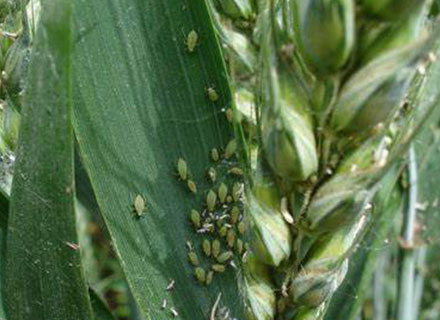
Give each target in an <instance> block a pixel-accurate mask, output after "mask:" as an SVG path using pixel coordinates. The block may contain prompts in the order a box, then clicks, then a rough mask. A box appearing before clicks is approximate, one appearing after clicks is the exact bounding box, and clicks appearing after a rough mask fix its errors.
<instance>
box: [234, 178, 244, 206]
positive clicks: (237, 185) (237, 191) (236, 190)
mask: <svg viewBox="0 0 440 320" xmlns="http://www.w3.org/2000/svg"><path fill="white" fill-rule="evenodd" d="M241 191H242V184H241V183H238V182H236V183H234V185H233V186H232V198H233V199H234V201H235V202H238V201H239V200H240V196H241Z"/></svg>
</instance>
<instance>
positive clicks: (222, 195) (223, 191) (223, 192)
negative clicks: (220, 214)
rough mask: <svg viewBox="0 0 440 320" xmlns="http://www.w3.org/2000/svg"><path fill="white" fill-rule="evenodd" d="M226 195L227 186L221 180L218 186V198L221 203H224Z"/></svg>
mask: <svg viewBox="0 0 440 320" xmlns="http://www.w3.org/2000/svg"><path fill="white" fill-rule="evenodd" d="M227 195H228V187H227V186H226V185H225V184H224V183H223V182H222V183H221V184H220V186H219V187H218V198H219V200H220V202H221V203H224V202H225V200H226V196H227Z"/></svg>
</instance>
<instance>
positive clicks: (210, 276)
mask: <svg viewBox="0 0 440 320" xmlns="http://www.w3.org/2000/svg"><path fill="white" fill-rule="evenodd" d="M213 278H214V272H213V271H211V270H209V271H208V273H207V274H206V285H207V286H209V285H210V284H211V282H212V279H213Z"/></svg>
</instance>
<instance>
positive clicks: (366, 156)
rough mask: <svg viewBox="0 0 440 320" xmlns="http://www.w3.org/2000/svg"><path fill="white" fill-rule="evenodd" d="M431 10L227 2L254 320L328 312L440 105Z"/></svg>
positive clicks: (415, 5) (223, 16)
mask: <svg viewBox="0 0 440 320" xmlns="http://www.w3.org/2000/svg"><path fill="white" fill-rule="evenodd" d="M431 5H432V4H431V2H430V1H374V0H372V1H367V0H365V1H352V0H335V1H325V0H291V1H288V0H284V1H283V0H278V1H277V0H269V1H255V2H252V1H246V0H230V1H213V5H212V7H211V10H212V16H213V17H214V19H215V21H216V25H217V29H218V30H217V31H218V33H219V35H220V39H221V40H222V41H223V43H224V48H225V50H224V54H225V56H226V59H227V61H228V67H229V73H230V76H231V78H232V81H233V86H234V89H235V97H236V100H235V111H236V117H237V118H238V119H239V120H238V121H239V122H240V123H241V126H240V125H238V126H237V127H238V129H237V132H238V134H239V135H241V137H242V143H243V148H244V154H243V159H244V162H245V163H246V164H247V168H248V171H247V173H248V175H247V178H248V184H247V192H246V204H247V211H246V217H247V220H248V223H249V224H250V230H251V231H250V232H251V234H250V238H251V248H252V249H251V253H250V257H248V258H247V259H246V260H245V261H244V269H245V280H244V283H245V284H244V286H245V287H246V290H247V301H248V304H247V308H248V315H249V319H258V320H263V319H264V320H269V319H275V318H277V319H278V318H279V319H323V318H324V315H325V313H326V309H327V307H328V305H329V302H330V300H331V297H332V295H333V294H334V293H335V291H336V290H337V289H338V287H339V286H340V285H341V283H342V282H343V280H344V277H345V275H346V273H347V268H348V261H349V259H350V256H351V254H352V252H353V250H354V249H355V248H356V245H357V244H358V243H359V242H360V241H361V239H362V236H363V235H364V230H365V229H366V226H367V225H368V224H369V221H371V220H372V219H375V217H376V216H377V215H378V214H380V213H377V212H373V211H374V208H375V206H377V205H378V204H377V203H375V201H376V198H375V195H376V194H377V193H378V192H381V189H386V185H387V183H388V184H390V182H388V181H391V185H393V184H394V182H395V181H396V180H397V178H398V176H399V175H400V174H401V172H402V166H403V164H402V163H403V162H402V160H404V159H405V154H406V152H407V150H408V149H409V148H410V146H411V141H412V139H413V138H414V137H415V135H416V134H417V133H418V131H419V130H420V128H421V127H422V126H423V125H424V123H425V122H426V119H427V117H429V114H430V113H431V112H432V109H433V108H434V106H435V101H436V100H437V99H438V96H436V97H435V98H433V99H432V101H431V102H430V103H429V104H428V105H424V103H422V102H421V101H420V100H418V99H417V96H418V95H419V94H420V92H421V91H423V84H421V83H422V82H423V78H425V76H426V73H427V70H429V68H430V67H431V65H433V64H435V63H436V61H437V51H438V49H437V48H438V41H439V40H438V26H437V24H436V23H435V22H432V21H433V18H432V17H431V16H430V15H429V10H430V8H431ZM393 181H394V182H393ZM382 210H386V208H385V209H384V208H382ZM403 290H406V291H408V288H406V289H403ZM406 304H409V302H408V301H407V302H406ZM402 312H403V313H402ZM404 313H405V307H402V306H401V307H400V308H399V318H398V319H404V316H403V314H404ZM405 319H406V318H405ZM408 319H409V318H408Z"/></svg>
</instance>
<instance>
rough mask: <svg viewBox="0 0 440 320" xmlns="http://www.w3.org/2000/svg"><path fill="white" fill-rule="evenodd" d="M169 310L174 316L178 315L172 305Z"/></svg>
mask: <svg viewBox="0 0 440 320" xmlns="http://www.w3.org/2000/svg"><path fill="white" fill-rule="evenodd" d="M170 312H171V314H172V315H173V317H174V318H176V317H177V316H179V313H178V312H177V310H176V309H175V308H174V307H171V308H170Z"/></svg>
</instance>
